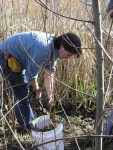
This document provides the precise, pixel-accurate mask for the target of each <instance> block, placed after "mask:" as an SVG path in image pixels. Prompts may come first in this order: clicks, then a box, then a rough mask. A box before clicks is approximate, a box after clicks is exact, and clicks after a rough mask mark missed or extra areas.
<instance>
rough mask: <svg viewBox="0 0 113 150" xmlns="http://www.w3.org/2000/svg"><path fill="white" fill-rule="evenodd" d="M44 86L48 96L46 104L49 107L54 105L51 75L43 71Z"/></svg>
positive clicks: (49, 72)
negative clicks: (47, 103)
mask: <svg viewBox="0 0 113 150" xmlns="http://www.w3.org/2000/svg"><path fill="white" fill-rule="evenodd" d="M44 85H45V88H46V92H47V95H48V100H49V101H48V102H49V103H50V104H51V105H54V100H53V73H52V72H51V71H49V70H45V74H44Z"/></svg>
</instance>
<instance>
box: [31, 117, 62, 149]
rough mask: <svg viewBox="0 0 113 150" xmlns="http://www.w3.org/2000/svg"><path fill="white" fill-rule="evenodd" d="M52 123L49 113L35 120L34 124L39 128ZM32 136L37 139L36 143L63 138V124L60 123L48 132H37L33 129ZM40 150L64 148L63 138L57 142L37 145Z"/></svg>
mask: <svg viewBox="0 0 113 150" xmlns="http://www.w3.org/2000/svg"><path fill="white" fill-rule="evenodd" d="M50 123H51V120H50V117H49V116H48V115H43V116H41V117H39V118H37V119H35V120H34V121H33V124H34V125H35V126H36V128H38V129H43V128H44V127H45V126H49V124H50ZM31 134H32V137H33V139H34V140H35V143H36V145H39V144H43V143H46V142H49V141H52V140H56V139H62V137H63V124H62V123H60V124H58V126H57V127H56V128H55V129H53V130H51V131H47V132H37V131H35V130H32V131H31ZM37 148H38V149H39V150H64V143H63V140H58V141H56V142H51V143H48V144H44V145H41V146H38V147H37Z"/></svg>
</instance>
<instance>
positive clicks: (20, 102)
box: [0, 54, 34, 125]
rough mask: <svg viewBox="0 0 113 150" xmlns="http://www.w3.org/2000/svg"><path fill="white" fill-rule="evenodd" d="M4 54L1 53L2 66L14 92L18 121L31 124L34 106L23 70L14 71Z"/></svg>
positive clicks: (21, 123)
mask: <svg viewBox="0 0 113 150" xmlns="http://www.w3.org/2000/svg"><path fill="white" fill-rule="evenodd" d="M6 62H7V61H6V60H5V58H4V55H1V54H0V66H1V67H2V69H3V70H4V76H5V77H7V79H8V80H9V82H10V84H11V87H12V89H13V93H14V97H15V100H14V104H15V106H14V109H15V115H16V118H17V121H18V123H19V124H20V125H23V124H30V123H31V122H32V121H33V120H34V115H33V111H32V108H31V106H30V104H29V99H28V88H27V86H26V83H25V82H24V78H23V74H22V72H17V73H15V72H12V71H11V70H10V68H9V67H8V66H7V64H6Z"/></svg>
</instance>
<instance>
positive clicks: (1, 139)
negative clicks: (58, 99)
mask: <svg viewBox="0 0 113 150" xmlns="http://www.w3.org/2000/svg"><path fill="white" fill-rule="evenodd" d="M33 107H34V110H35V112H37V113H36V114H35V116H37V117H39V116H41V115H43V114H44V113H43V112H42V111H40V109H39V107H38V106H33ZM82 111H83V110H82ZM83 112H84V114H85V111H83ZM84 114H74V113H73V114H72V113H70V112H69V111H67V116H66V115H64V113H59V114H58V115H59V116H60V122H62V123H63V128H64V130H63V139H64V141H63V142H64V147H65V148H64V150H94V147H95V140H94V139H91V138H86V137H83V136H84V135H90V134H92V133H93V130H94V122H95V121H94V118H93V117H91V116H93V115H94V114H93V115H92V114H91V115H90V114H88V115H84ZM89 116H90V117H89ZM7 119H8V118H7ZM9 123H10V121H9ZM13 131H14V133H15V134H16V136H17V138H18V140H19V142H20V143H21V144H22V146H23V147H24V149H25V150H36V147H35V142H34V140H33V138H32V137H31V135H29V134H26V135H23V136H22V135H18V134H17V133H16V131H15V128H13ZM76 136H79V139H78V138H77V139H75V137H76ZM21 149H22V148H20V145H19V144H18V142H17V140H16V139H15V138H14V135H12V133H11V131H10V129H9V127H8V126H7V125H5V122H4V121H2V123H1V124H0V150H21ZM103 150H113V142H112V139H108V140H104V142H103Z"/></svg>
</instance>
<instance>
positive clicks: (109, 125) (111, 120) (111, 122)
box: [104, 0, 113, 135]
mask: <svg viewBox="0 0 113 150" xmlns="http://www.w3.org/2000/svg"><path fill="white" fill-rule="evenodd" d="M106 12H107V13H108V15H109V16H110V18H111V19H113V0H109V2H108V5H107V8H106ZM104 134H106V135H111V134H113V111H112V110H111V111H110V113H109V115H108V118H107V121H106V129H105V133H104Z"/></svg>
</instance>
